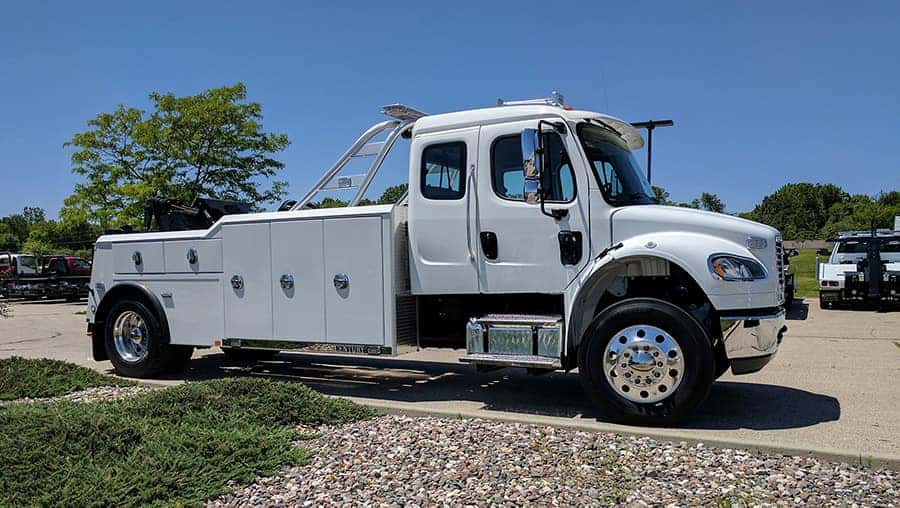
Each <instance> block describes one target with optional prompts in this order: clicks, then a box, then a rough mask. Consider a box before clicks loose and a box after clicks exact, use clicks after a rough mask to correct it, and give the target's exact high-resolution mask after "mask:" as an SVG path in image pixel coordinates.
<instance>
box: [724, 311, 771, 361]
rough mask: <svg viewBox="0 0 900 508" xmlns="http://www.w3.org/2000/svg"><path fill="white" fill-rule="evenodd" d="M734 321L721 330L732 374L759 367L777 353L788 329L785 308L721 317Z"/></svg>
mask: <svg viewBox="0 0 900 508" xmlns="http://www.w3.org/2000/svg"><path fill="white" fill-rule="evenodd" d="M722 319H725V320H733V321H734V323H733V324H732V325H731V326H730V327H729V328H728V329H727V330H725V332H724V333H723V336H724V340H725V355H726V357H727V358H728V361H729V363H730V364H731V371H732V372H733V373H734V374H750V373H752V372H756V371H758V370H760V369H762V368H763V367H764V366H765V365H766V364H767V363H769V361H771V360H772V358H774V357H775V353H777V352H778V347H779V346H780V345H781V341H782V340H783V339H784V335H785V333H786V332H787V326H785V324H784V310H782V309H779V310H778V311H776V312H773V313H768V314H761V315H743V316H739V317H729V316H723V317H722Z"/></svg>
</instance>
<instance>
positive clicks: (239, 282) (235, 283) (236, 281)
mask: <svg viewBox="0 0 900 508" xmlns="http://www.w3.org/2000/svg"><path fill="white" fill-rule="evenodd" d="M231 287H232V288H233V289H235V290H236V291H240V290H241V289H244V278H243V277H241V276H240V275H235V276H234V277H232V278H231Z"/></svg>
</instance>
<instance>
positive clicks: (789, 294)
mask: <svg viewBox="0 0 900 508" xmlns="http://www.w3.org/2000/svg"><path fill="white" fill-rule="evenodd" d="M792 305H794V290H793V289H789V290H787V291H785V292H784V308H785V310H787V309H790V308H791V306H792Z"/></svg>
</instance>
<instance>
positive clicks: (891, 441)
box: [0, 299, 900, 468]
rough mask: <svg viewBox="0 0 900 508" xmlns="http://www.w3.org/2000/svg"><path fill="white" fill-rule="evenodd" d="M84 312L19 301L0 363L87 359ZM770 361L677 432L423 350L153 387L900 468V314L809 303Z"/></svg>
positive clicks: (283, 364)
mask: <svg viewBox="0 0 900 508" xmlns="http://www.w3.org/2000/svg"><path fill="white" fill-rule="evenodd" d="M83 308H84V303H83V302H82V303H62V302H19V303H14V304H13V305H12V316H11V318H10V319H0V357H7V356H14V355H17V356H28V357H48V358H57V359H62V360H67V361H71V362H75V363H78V364H81V365H86V366H89V367H92V368H95V369H97V370H100V371H104V372H108V371H110V364H109V362H94V361H93V360H92V359H91V357H90V347H89V342H88V338H87V337H86V336H85V334H84V330H85V324H84V315H83ZM788 317H789V321H788V326H789V328H790V330H789V333H788V336H787V339H786V341H785V343H784V344H783V346H782V349H781V351H780V352H779V354H778V356H777V357H776V358H775V359H774V360H773V361H772V362H771V363H770V364H769V365H768V366H767V367H766V368H765V369H763V371H761V372H759V373H756V374H751V375H747V376H732V375H731V374H726V375H725V376H723V377H722V378H721V379H720V380H719V382H717V383H716V384H715V386H714V388H713V391H712V394H711V396H710V398H709V399H708V400H707V401H706V402H705V403H704V405H703V406H702V407H701V409H700V411H699V412H698V414H697V415H696V417H695V418H693V419H692V420H691V421H689V422H687V423H686V424H685V425H684V426H683V427H681V428H672V429H669V428H653V429H645V428H636V427H624V426H619V425H615V424H610V423H607V422H604V421H601V420H598V418H597V417H596V414H595V412H594V410H593V409H592V407H591V404H590V403H589V402H588V400H587V398H586V397H585V396H584V395H583V393H582V390H581V386H580V384H579V380H578V376H577V375H575V374H571V373H570V374H564V373H553V374H546V375H542V376H531V375H528V374H526V373H525V372H524V371H521V370H516V369H503V370H499V371H495V372H490V373H476V372H475V371H474V369H473V368H472V367H470V366H467V365H463V364H460V363H458V362H457V361H456V358H457V356H458V355H459V353H460V352H459V351H450V350H437V349H424V350H422V351H418V352H415V353H410V354H408V355H404V356H402V357H399V358H376V357H364V358H358V357H341V356H332V355H311V354H306V355H301V354H282V355H280V356H279V357H278V358H277V360H276V361H272V362H265V363H259V364H256V365H253V366H243V367H242V366H235V365H233V364H229V363H228V362H226V361H225V359H224V355H222V354H221V353H220V352H219V351H218V350H217V349H208V350H200V351H197V352H196V353H195V355H194V360H193V361H192V362H191V366H190V369H189V370H188V372H186V373H185V374H183V375H182V376H179V377H177V378H172V379H168V380H163V381H160V382H162V383H166V384H172V383H179V382H183V381H184V380H193V379H206V378H213V377H222V376H228V375H255V376H268V377H271V378H274V379H282V380H295V381H300V382H304V383H307V384H309V385H310V386H312V387H313V388H315V389H317V390H319V391H322V392H324V393H326V394H330V395H337V396H343V397H349V398H352V399H353V400H356V401H358V402H362V403H365V404H370V405H373V406H377V407H380V408H383V409H385V410H388V411H403V412H407V413H413V414H424V413H430V414H442V415H451V416H456V415H461V416H467V417H481V418H497V419H504V420H514V421H523V422H534V423H547V424H552V425H558V426H568V427H577V428H582V429H586V430H596V431H616V432H623V433H639V434H648V435H653V436H656V437H661V438H665V439H671V440H676V441H679V440H688V441H704V442H706V443H711V444H716V445H722V446H739V447H746V448H757V449H776V450H781V451H786V452H791V453H803V452H808V451H812V452H815V453H816V454H818V455H822V456H832V457H838V458H842V459H845V460H850V459H851V458H852V457H855V458H856V459H857V460H860V461H861V462H862V463H869V462H871V463H876V464H878V463H882V464H889V465H892V467H895V468H896V467H898V465H900V389H898V388H897V384H896V383H897V374H898V372H900V312H888V313H877V312H874V311H870V310H826V311H822V310H820V309H819V308H818V302H817V301H814V300H811V299H807V300H806V303H802V304H801V303H798V304H796V305H795V308H794V309H793V310H792V311H791V313H790V314H789V316H788Z"/></svg>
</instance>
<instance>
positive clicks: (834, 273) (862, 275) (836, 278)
mask: <svg viewBox="0 0 900 508" xmlns="http://www.w3.org/2000/svg"><path fill="white" fill-rule="evenodd" d="M898 226H900V225H895V229H894V230H893V231H891V230H889V229H871V230H869V231H843V232H841V233H839V234H838V237H837V238H836V239H835V240H834V247H832V250H831V252H830V253H829V252H828V250H827V249H819V252H818V254H817V256H816V279H817V280H818V281H819V306H820V307H821V308H823V309H828V308H831V307H832V306H834V305H838V304H843V303H864V302H868V303H872V304H876V305H879V306H888V305H896V304H898V303H900V230H898V229H896V227H898ZM819 256H826V259H825V261H824V262H820V260H819Z"/></svg>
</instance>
